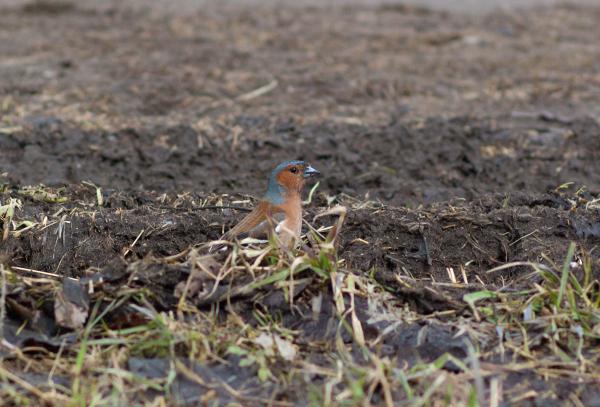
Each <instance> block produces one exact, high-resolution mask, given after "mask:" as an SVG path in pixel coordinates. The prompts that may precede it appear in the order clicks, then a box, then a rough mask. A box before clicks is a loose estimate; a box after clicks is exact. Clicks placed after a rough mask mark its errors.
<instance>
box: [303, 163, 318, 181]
mask: <svg viewBox="0 0 600 407" xmlns="http://www.w3.org/2000/svg"><path fill="white" fill-rule="evenodd" d="M320 174H321V173H320V172H319V171H317V170H316V169H314V168H313V167H312V166H310V165H309V166H308V167H306V168H305V169H304V178H310V177H313V176H315V175H320Z"/></svg>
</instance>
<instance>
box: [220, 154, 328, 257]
mask: <svg viewBox="0 0 600 407" xmlns="http://www.w3.org/2000/svg"><path fill="white" fill-rule="evenodd" d="M320 174H321V173H320V172H319V171H318V170H316V169H315V168H313V167H312V166H311V165H310V164H308V163H307V162H305V161H299V160H289V161H284V162H282V163H280V164H279V165H277V166H276V167H275V168H274V169H273V171H271V175H270V177H269V183H268V184H267V192H266V193H265V194H264V196H263V197H262V199H261V200H260V201H259V202H258V204H257V205H256V206H255V208H254V209H253V210H252V211H251V212H250V213H249V214H248V215H246V216H245V217H244V218H243V219H242V220H241V221H240V222H239V223H238V224H236V225H235V226H234V227H233V228H231V229H230V230H229V231H228V232H227V233H225V234H224V235H223V236H222V237H221V240H233V239H234V238H237V237H241V236H244V235H246V236H249V237H255V238H260V237H265V236H270V235H272V234H273V232H275V235H276V236H277V239H278V241H279V244H280V245H281V246H282V247H284V248H292V247H293V246H294V245H295V244H296V242H298V240H299V239H300V232H301V230H302V198H301V195H302V189H303V188H304V186H305V185H306V182H307V180H308V179H309V178H312V177H315V176H318V175H320Z"/></svg>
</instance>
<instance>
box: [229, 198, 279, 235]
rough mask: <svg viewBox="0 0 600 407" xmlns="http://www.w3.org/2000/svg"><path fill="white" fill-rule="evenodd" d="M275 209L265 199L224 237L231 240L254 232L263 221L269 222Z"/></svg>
mask: <svg viewBox="0 0 600 407" xmlns="http://www.w3.org/2000/svg"><path fill="white" fill-rule="evenodd" d="M273 211H274V209H273V206H272V205H271V204H269V203H268V202H265V201H262V202H260V203H259V204H258V205H257V206H256V208H254V209H253V210H252V212H250V213H249V214H248V215H246V216H245V217H244V218H243V219H242V220H241V221H240V222H239V223H238V224H237V225H235V226H234V227H233V228H231V229H230V230H229V231H228V232H227V233H225V235H224V236H223V237H224V238H225V239H228V240H230V239H233V238H234V237H236V236H239V235H240V234H242V233H250V232H253V230H254V229H255V228H257V227H258V226H262V225H261V224H262V223H263V222H264V223H265V224H268V222H267V220H268V217H269V216H272V212H273ZM252 234H254V233H252Z"/></svg>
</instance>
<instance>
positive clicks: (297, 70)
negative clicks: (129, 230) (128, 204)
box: [0, 0, 600, 205]
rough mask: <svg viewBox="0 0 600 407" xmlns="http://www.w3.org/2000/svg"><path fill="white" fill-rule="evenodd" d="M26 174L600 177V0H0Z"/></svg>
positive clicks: (1, 144)
mask: <svg viewBox="0 0 600 407" xmlns="http://www.w3.org/2000/svg"><path fill="white" fill-rule="evenodd" d="M0 9H1V13H0V91H1V93H0V112H1V114H2V122H1V126H2V127H1V128H0V131H1V132H2V133H3V134H4V137H2V138H0V162H2V163H3V167H4V168H3V170H4V171H5V172H7V173H8V178H9V179H10V180H11V181H12V182H14V183H16V184H34V183H39V182H43V183H45V184H48V185H62V184H65V183H78V182H81V181H82V180H88V181H92V182H94V183H95V184H97V185H100V186H102V187H104V188H116V189H136V190H137V189H147V190H155V191H158V192H165V191H196V192H199V193H210V192H216V193H232V192H235V193H239V192H243V193H250V194H254V195H258V194H260V193H262V189H263V188H264V185H263V184H264V178H265V174H267V173H268V171H269V170H270V168H271V167H272V166H273V165H274V163H276V162H279V161H281V160H283V159H286V158H304V159H308V160H311V161H313V163H314V164H315V165H317V166H319V168H320V169H322V170H323V171H324V173H325V174H327V177H325V179H324V181H323V184H322V188H323V190H324V191H327V193H330V194H339V193H347V194H350V195H352V196H357V197H360V198H368V199H379V200H382V201H383V202H387V203H391V204H395V205H405V204H419V203H423V202H424V203H431V202H438V201H443V200H447V199H451V198H454V197H460V198H465V199H467V200H470V199H475V198H477V197H478V196H479V195H480V194H482V193H489V192H512V191H529V192H532V193H535V192H546V191H548V190H551V189H554V188H556V187H557V186H558V185H562V184H563V183H565V182H573V181H577V182H578V183H581V184H583V185H586V186H587V188H589V189H590V190H592V191H594V190H596V189H598V186H599V185H600V179H599V178H598V177H600V168H598V167H597V166H598V165H599V164H597V162H598V160H597V153H596V152H595V151H596V150H595V149H594V148H592V147H594V146H597V145H598V143H599V142H598V141H597V140H598V137H597V136H598V125H597V120H598V118H599V117H600V64H598V61H600V42H599V41H598V38H600V27H599V24H598V21H600V8H599V6H598V5H597V3H596V2H595V1H591V0H589V1H585V0H581V1H569V2H560V3H559V2H555V1H551V0H530V1H516V0H512V1H492V0H478V1H476V0H462V1H457V0H456V1H441V0H425V1H370V0H355V1H351V2H343V1H338V0H335V1H334V0H332V1H315V0H302V1H300V2H283V1H255V0H240V1H226V2H216V1H215V2H210V1H191V0H180V1H162V0H153V1H145V0H144V1H138V0H134V1H128V2H120V1H119V2H117V1H102V2H100V1H91V0H82V1H77V2H71V1H68V0H39V1H31V0H29V1H21V0H19V1H17V0H4V1H2V2H0Z"/></svg>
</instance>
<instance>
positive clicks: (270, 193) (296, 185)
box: [265, 160, 320, 205]
mask: <svg viewBox="0 0 600 407" xmlns="http://www.w3.org/2000/svg"><path fill="white" fill-rule="evenodd" d="M319 174H320V172H319V171H317V170H316V169H314V168H313V167H311V165H310V164H308V163H307V162H304V161H296V160H292V161H284V162H282V163H281V164H279V165H278V166H277V167H275V169H274V170H273V171H272V172H271V177H270V178H269V186H268V188H267V193H266V195H265V198H266V199H267V200H268V201H269V202H271V203H272V204H274V205H281V204H283V203H284V202H285V197H286V196H287V195H288V194H290V193H294V192H297V193H299V192H300V191H302V188H303V187H304V184H306V180H307V179H308V178H310V177H313V176H316V175H319Z"/></svg>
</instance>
